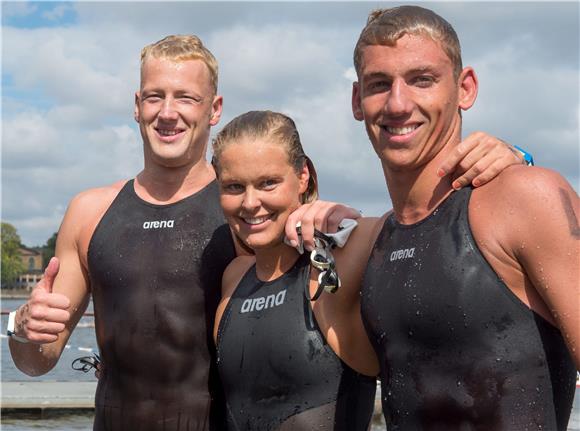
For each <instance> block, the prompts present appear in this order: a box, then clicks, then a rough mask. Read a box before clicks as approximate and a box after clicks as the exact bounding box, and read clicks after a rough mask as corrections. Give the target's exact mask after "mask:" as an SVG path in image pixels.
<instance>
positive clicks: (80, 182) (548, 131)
mask: <svg viewBox="0 0 580 431" xmlns="http://www.w3.org/2000/svg"><path fill="white" fill-rule="evenodd" d="M396 4H400V3H386V2H340V3H334V2H312V3H271V2H268V3H264V2H262V3H248V2H234V3H231V2H230V3H226V2H173V3H169V2H141V3H135V2H110V1H109V2H2V220H3V221H7V222H10V223H12V224H14V225H15V226H16V227H17V229H18V232H19V233H20V235H21V237H22V240H23V242H24V243H25V244H26V245H29V246H33V245H41V244H43V243H44V242H45V241H46V239H48V238H49V237H50V236H51V235H52V233H53V232H54V231H56V230H57V229H58V226H59V224H60V220H61V219H62V216H63V214H64V211H65V210H66V207H67V204H68V202H69V201H70V199H71V198H72V197H73V196H74V195H75V194H77V193H78V192H80V191H82V190H84V189H86V188H90V187H97V186H99V185H104V184H109V183H112V182H114V181H116V180H118V179H121V178H131V177H133V176H134V175H135V174H136V173H137V172H138V171H139V170H140V167H141V164H142V149H141V140H140V136H139V134H138V130H137V128H136V126H135V124H134V121H133V118H132V112H133V106H132V105H133V95H134V91H135V90H136V89H137V85H138V76H139V75H138V68H139V51H140V49H141V48H142V47H143V46H144V45H146V44H148V43H150V42H153V41H156V40H158V39H161V38H162V37H164V36H166V35H167V34H172V33H195V34H197V35H199V36H200V37H201V38H202V40H204V42H205V43H206V45H207V46H208V47H209V48H210V49H211V50H212V52H213V53H214V54H215V55H216V57H217V59H218V61H219V63H220V88H219V91H220V93H221V94H223V96H224V117H223V118H222V121H221V122H220V125H218V126H217V128H216V129H215V130H214V133H215V132H217V131H218V130H219V128H220V127H221V126H223V125H224V124H226V123H227V121H229V120H230V119H231V118H233V117H234V116H235V115H237V114H240V113H242V112H245V111H248V110H250V109H266V108H267V109H273V110H278V111H282V112H285V113H288V114H290V115H291V116H292V117H293V118H294V119H295V120H296V122H297V124H298V128H299V130H300V133H301V137H302V141H303V144H304V147H305V149H306V151H307V153H308V154H309V155H310V156H311V157H312V159H313V160H314V162H315V164H316V165H317V170H318V171H319V177H320V182H321V192H322V197H323V198H325V199H331V200H341V201H344V202H347V203H349V204H351V205H353V206H355V207H358V208H361V209H363V210H364V211H365V213H366V214H369V215H370V214H375V215H378V214H381V213H383V212H384V211H386V210H387V209H389V208H390V201H389V199H388V195H387V192H386V189H385V185H384V179H383V176H382V171H381V168H380V164H379V163H378V160H377V158H376V156H375V155H374V153H373V151H372V149H371V146H370V144H369V142H368V139H367V137H366V134H365V132H364V127H363V126H362V125H361V124H360V123H357V122H356V121H355V120H354V119H353V118H352V114H351V112H350V88H351V84H352V80H353V77H354V71H353V69H352V50H353V47H354V44H355V42H356V39H357V37H358V34H359V32H360V30H361V29H362V27H363V25H364V23H365V21H366V16H367V14H368V12H369V11H370V10H371V9H374V8H376V7H379V6H381V7H387V6H391V5H396ZM422 5H424V6H426V7H430V8H432V9H434V10H435V11H436V12H438V13H439V14H441V15H442V16H443V17H445V18H446V19H447V20H448V21H450V22H451V23H452V25H453V26H454V27H455V28H456V30H457V32H458V34H459V37H460V39H461V42H462V47H463V59H464V63H465V64H468V65H471V66H473V67H474V68H475V70H476V72H477V73H478V76H479V80H480V93H479V97H478V101H477V102H476V104H475V106H474V108H472V109H471V110H470V111H469V112H467V113H466V114H465V115H464V131H465V133H469V132H471V131H474V130H485V131H487V132H489V133H492V134H494V135H496V136H500V137H501V138H503V139H505V140H507V141H509V142H512V143H515V144H517V145H520V146H523V147H525V148H527V149H529V150H530V151H531V152H533V154H534V156H535V158H536V161H537V163H538V164H539V165H541V166H545V167H549V168H551V169H555V170H557V171H559V172H561V173H562V174H563V175H564V176H565V177H566V178H567V179H568V180H569V181H570V182H571V183H572V184H573V186H574V187H575V188H576V190H578V181H579V180H578V178H579V173H578V170H579V150H578V142H579V128H578V122H579V116H580V111H579V103H578V100H579V84H578V76H579V72H580V71H579V51H580V50H579V42H578V40H579V23H578V21H579V5H578V3H577V2H561V3H560V2H529V3H524V2H515V3H508V2H446V3H437V2H428V3H425V2H423V3H422Z"/></svg>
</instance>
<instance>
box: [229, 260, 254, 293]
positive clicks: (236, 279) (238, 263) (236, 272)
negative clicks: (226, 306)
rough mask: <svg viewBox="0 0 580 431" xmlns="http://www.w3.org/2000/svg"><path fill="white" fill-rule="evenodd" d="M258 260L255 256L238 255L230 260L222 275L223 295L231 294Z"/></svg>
mask: <svg viewBox="0 0 580 431" xmlns="http://www.w3.org/2000/svg"><path fill="white" fill-rule="evenodd" d="M255 262H256V259H255V258H254V256H238V257H236V258H235V259H234V260H232V261H231V262H230V264H229V265H228V266H227V268H226V269H225V271H224V274H223V276H222V297H224V298H225V297H228V296H230V295H231V294H232V293H233V291H234V290H235V288H236V287H237V286H238V284H239V283H240V280H241V279H242V277H243V276H244V274H245V273H246V272H248V269H250V267H251V266H252V265H253V264H254V263H255Z"/></svg>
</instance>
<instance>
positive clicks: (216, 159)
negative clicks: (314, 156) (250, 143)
mask: <svg viewBox="0 0 580 431" xmlns="http://www.w3.org/2000/svg"><path fill="white" fill-rule="evenodd" d="M245 139H251V140H257V139H268V140H269V141H270V142H272V143H276V144H280V145H282V146H283V147H284V149H285V150H286V153H287V155H288V163H289V164H290V165H291V166H292V167H293V168H294V171H295V172H296V174H300V172H302V169H303V168H304V165H305V164H306V166H308V171H309V173H310V177H309V178H308V187H307V189H306V191H305V192H304V194H303V195H302V196H301V199H300V202H301V203H303V204H306V203H310V202H314V201H315V200H316V199H318V181H317V176H316V170H315V169H314V165H313V164H312V161H311V160H310V158H309V157H308V156H307V155H306V154H305V153H304V149H303V148H302V143H301V142H300V135H299V134H298V130H297V129H296V124H295V123H294V121H293V120H292V119H291V118H290V117H288V116H286V115H284V114H280V113H279V112H272V111H250V112H246V113H245V114H242V115H239V116H237V117H236V118H234V119H233V120H232V121H230V122H229V123H228V124H226V125H225V126H224V128H223V129H222V130H221V131H220V132H219V133H218V134H217V136H216V138H215V139H214V140H213V143H212V147H213V158H212V161H211V162H212V164H213V166H214V168H215V170H216V173H217V175H218V178H219V174H220V157H221V154H222V152H223V151H224V149H225V148H226V147H227V146H228V145H230V144H233V143H236V142H240V141H242V140H245Z"/></svg>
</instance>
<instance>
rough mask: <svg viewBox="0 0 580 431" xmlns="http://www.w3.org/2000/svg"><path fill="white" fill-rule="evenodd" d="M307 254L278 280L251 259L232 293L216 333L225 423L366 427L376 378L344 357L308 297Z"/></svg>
mask: <svg viewBox="0 0 580 431" xmlns="http://www.w3.org/2000/svg"><path fill="white" fill-rule="evenodd" d="M309 274H310V266H309V256H308V255H303V256H301V257H300V258H299V259H298V260H297V261H296V263H295V264H294V266H293V267H292V268H291V269H290V270H289V271H288V272H287V273H285V274H284V275H282V276H281V277H279V278H278V279H276V280H273V281H269V282H263V281H260V280H259V279H258V278H257V276H256V269H255V266H254V267H252V268H251V269H250V270H249V271H248V272H247V273H246V274H245V276H244V278H243V279H242V281H241V282H240V284H239V285H238V287H237V288H236V291H235V292H234V294H233V296H232V297H231V299H230V301H229V303H228V305H227V307H226V309H225V311H224V315H223V317H222V319H221V322H220V325H219V332H218V343H217V350H218V369H219V372H220V376H221V379H222V383H223V387H224V392H225V395H226V404H227V408H228V425H229V426H228V429H229V430H247V431H250V430H251V431H266V430H279V431H282V430H284V431H290V430H292V431H304V430H337V431H359V430H360V431H366V430H367V429H368V426H369V423H370V419H371V416H372V411H373V406H374V394H375V389H376V380H375V378H372V377H368V376H363V375H361V374H359V373H357V372H356V371H354V370H353V369H351V368H350V367H348V366H347V365H346V364H345V363H344V362H342V361H341V360H340V359H339V358H338V356H336V354H335V353H334V351H333V350H332V348H331V347H330V346H329V345H328V344H327V343H326V341H325V339H324V337H323V335H322V334H321V332H320V329H319V328H318V325H317V323H316V320H315V318H314V313H313V312H312V308H311V306H310V304H309V301H308V300H307V299H306V297H305V289H306V288H307V286H308V281H309Z"/></svg>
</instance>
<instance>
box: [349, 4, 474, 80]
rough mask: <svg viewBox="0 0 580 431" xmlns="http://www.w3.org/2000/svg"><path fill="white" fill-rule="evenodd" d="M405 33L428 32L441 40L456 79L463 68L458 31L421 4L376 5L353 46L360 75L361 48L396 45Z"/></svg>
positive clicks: (425, 34)
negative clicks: (381, 6)
mask: <svg viewBox="0 0 580 431" xmlns="http://www.w3.org/2000/svg"><path fill="white" fill-rule="evenodd" d="M405 34H412V35H422V36H427V37H429V38H430V39H432V40H433V41H435V42H439V43H440V44H441V47H442V48H443V51H445V53H446V54H447V56H448V57H449V59H450V60H451V63H452V64H453V76H454V77H455V79H456V80H457V79H458V78H459V75H460V74H461V70H462V69H463V65H462V61H461V45H460V44H459V38H458V37H457V33H455V30H454V29H453V27H452V26H451V24H449V23H448V22H447V21H445V20H444V19H443V18H442V17H440V16H439V15H437V14H436V13H435V12H433V11H432V10H429V9H425V8H422V7H419V6H399V7H393V8H388V9H377V10H374V11H372V12H371V13H370V14H369V17H368V20H367V24H366V26H365V28H363V30H362V32H361V34H360V36H359V39H358V42H357V43H356V47H355V49H354V67H355V69H356V73H357V75H359V78H360V73H361V68H362V66H363V65H362V50H363V48H364V47H365V46H369V45H386V46H395V44H396V43H397V40H399V39H400V38H401V37H403V36H404V35H405Z"/></svg>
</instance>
